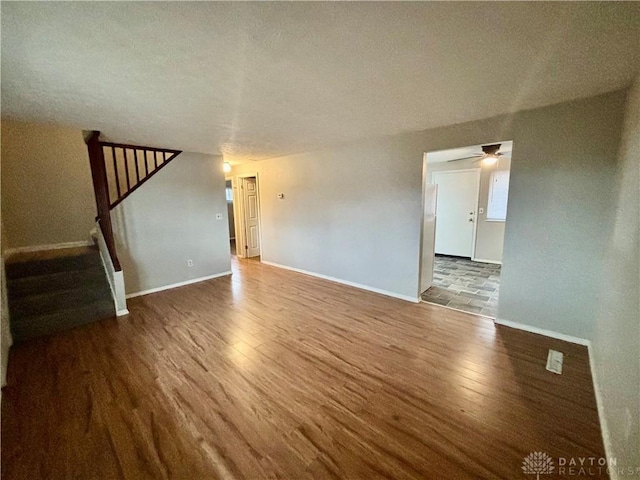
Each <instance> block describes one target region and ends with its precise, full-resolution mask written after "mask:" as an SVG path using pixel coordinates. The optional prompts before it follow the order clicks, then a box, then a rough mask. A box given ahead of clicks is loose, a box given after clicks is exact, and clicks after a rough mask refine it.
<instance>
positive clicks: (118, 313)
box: [116, 308, 129, 317]
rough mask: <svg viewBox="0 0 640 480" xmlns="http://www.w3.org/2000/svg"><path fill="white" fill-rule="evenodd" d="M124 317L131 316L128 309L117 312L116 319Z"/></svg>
mask: <svg viewBox="0 0 640 480" xmlns="http://www.w3.org/2000/svg"><path fill="white" fill-rule="evenodd" d="M123 315H129V310H127V309H126V308H124V309H122V310H118V311H117V312H116V317H121V316H123Z"/></svg>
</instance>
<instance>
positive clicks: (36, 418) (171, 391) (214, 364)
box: [2, 257, 604, 479]
mask: <svg viewBox="0 0 640 480" xmlns="http://www.w3.org/2000/svg"><path fill="white" fill-rule="evenodd" d="M233 270H234V274H233V276H229V277H222V278H218V279H214V280H210V281H206V282H202V283H197V284H193V285H189V286H185V287H181V288H176V289H173V290H168V291H165V292H160V293H155V294H151V295H146V296H142V297H136V298H132V299H130V300H129V304H128V306H129V310H130V312H131V313H130V315H128V316H124V317H118V318H113V319H109V320H104V321H101V322H98V323H94V324H91V325H86V326H84V327H82V328H78V329H75V330H72V331H69V332H66V333H62V334H58V335H55V336H51V337H47V338H40V339H36V340H33V341H31V342H27V343H23V344H18V345H15V346H14V347H13V349H12V350H11V361H10V364H9V365H10V367H9V378H8V386H7V387H6V388H5V389H4V390H3V399H2V420H3V421H2V440H3V441H2V472H3V476H4V477H5V478H11V479H27V478H29V479H31V478H95V477H96V475H99V476H100V478H125V477H126V478H136V479H139V478H234V479H258V478H275V477H277V478H290V479H304V478H345V479H346V478H348V479H361V478H382V477H385V478H420V479H424V478H445V477H446V478H455V479H466V478H468V479H478V478H509V479H511V478H520V477H522V475H523V473H522V468H521V467H522V462H523V459H524V457H525V456H526V455H528V454H529V453H530V452H532V451H544V452H547V453H548V454H549V455H551V456H552V457H567V458H568V457H572V456H580V457H601V456H604V450H603V446H602V440H601V433H600V428H599V423H598V414H597V411H596V404H595V399H594V392H593V387H592V381H591V375H590V370H589V361H588V358H587V349H586V348H585V347H582V346H578V345H574V344H568V343H565V342H562V341H559V340H554V339H550V338H546V337H542V336H538V335H534V334H530V333H525V332H521V331H518V330H513V329H510V328H506V327H501V326H496V325H494V323H493V322H492V321H490V320H488V319H486V318H482V317H478V316H475V315H470V314H467V313H462V312H457V311H453V310H448V309H444V308H441V307H440V306H433V305H428V304H424V303H423V304H412V303H408V302H405V301H401V300H397V299H393V298H389V297H385V296H382V295H378V294H374V293H371V292H366V291H363V290H359V289H355V288H352V287H348V286H344V285H339V284H336V283H332V282H329V281H325V280H321V279H317V278H314V277H310V276H306V275H302V274H298V273H294V272H290V271H286V270H282V269H278V268H275V267H270V266H267V265H263V264H260V263H258V262H254V261H243V260H238V259H236V257H233ZM549 348H554V349H558V350H561V351H563V352H564V354H565V369H564V372H563V375H561V376H560V375H555V374H552V373H550V372H548V371H546V370H545V361H546V357H547V350H548V349H549ZM591 478H598V477H597V476H596V477H591Z"/></svg>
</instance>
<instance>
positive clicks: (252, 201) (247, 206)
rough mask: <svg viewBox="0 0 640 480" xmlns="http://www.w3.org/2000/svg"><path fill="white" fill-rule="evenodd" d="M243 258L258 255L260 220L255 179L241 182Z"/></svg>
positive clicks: (251, 178)
mask: <svg viewBox="0 0 640 480" xmlns="http://www.w3.org/2000/svg"><path fill="white" fill-rule="evenodd" d="M242 192H243V195H244V221H245V238H244V241H245V256H246V257H257V256H258V255H260V220H259V217H258V190H257V188H256V179H255V177H250V178H245V179H244V182H243V189H242Z"/></svg>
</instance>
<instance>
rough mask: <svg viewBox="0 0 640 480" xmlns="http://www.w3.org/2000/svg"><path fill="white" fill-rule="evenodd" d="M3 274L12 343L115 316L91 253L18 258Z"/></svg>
mask: <svg viewBox="0 0 640 480" xmlns="http://www.w3.org/2000/svg"><path fill="white" fill-rule="evenodd" d="M6 274H7V290H8V291H7V293H8V298H9V314H10V319H11V332H12V334H13V338H14V340H16V341H22V340H26V339H28V338H32V337H37V336H41V335H49V334H52V333H56V332H60V331H63V330H68V329H70V328H74V327H77V326H80V325H85V324H87V323H90V322H94V321H96V320H101V319H104V318H110V317H113V316H115V306H114V304H113V298H112V296H111V290H110V288H109V283H108V282H107V278H106V274H105V272H104V268H103V266H102V261H101V259H100V254H99V252H98V250H97V249H96V248H95V247H81V248H72V249H64V250H55V251H48V252H31V253H24V254H20V255H18V256H15V257H11V258H10V259H9V260H8V261H7V263H6Z"/></svg>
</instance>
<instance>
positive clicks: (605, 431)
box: [495, 318, 618, 480]
mask: <svg viewBox="0 0 640 480" xmlns="http://www.w3.org/2000/svg"><path fill="white" fill-rule="evenodd" d="M495 323H496V324H497V325H504V326H505V327H511V328H516V329H518V330H523V331H525V332H530V333H537V334H538V335H544V336H545V337H551V338H555V339H557V340H564V341H565V342H570V343H576V344H578V345H584V346H585V347H587V351H588V355H589V369H590V370H591V380H592V381H593V391H594V393H595V396H596V407H597V408H598V419H599V420H600V431H601V432H602V443H603V444H604V452H605V455H606V457H607V458H612V457H613V455H612V450H611V437H610V434H609V427H608V426H607V421H606V419H605V416H604V407H603V403H602V391H601V389H600V383H598V375H597V374H596V368H595V361H594V359H593V352H592V346H591V342H590V341H589V340H587V339H585V338H580V337H574V336H572V335H566V334H564V333H558V332H554V331H553V330H546V329H544V328H538V327H532V326H530V325H525V324H523V323H518V322H510V321H509V320H503V319H499V318H496V319H495ZM610 477H611V480H617V479H618V473H617V471H616V469H615V468H612V469H611V472H610Z"/></svg>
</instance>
